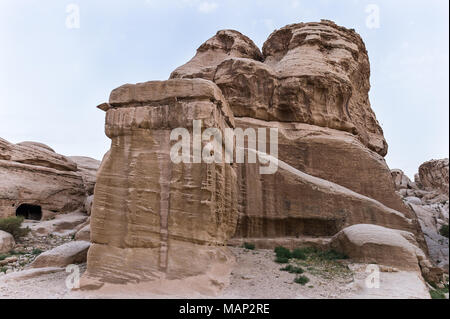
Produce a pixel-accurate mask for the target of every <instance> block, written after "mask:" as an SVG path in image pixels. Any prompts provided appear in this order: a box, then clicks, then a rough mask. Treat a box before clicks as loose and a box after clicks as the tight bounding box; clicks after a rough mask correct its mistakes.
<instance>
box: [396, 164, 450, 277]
mask: <svg viewBox="0 0 450 319" xmlns="http://www.w3.org/2000/svg"><path fill="white" fill-rule="evenodd" d="M448 170H449V169H448V159H441V160H431V161H428V162H425V163H423V164H422V165H420V167H419V173H418V174H416V176H415V181H414V182H412V181H411V180H410V179H409V178H408V176H406V175H405V174H404V173H403V172H402V171H401V170H399V169H395V170H392V171H391V173H392V177H393V180H394V183H395V186H396V189H397V192H398V193H399V194H400V196H402V197H403V200H404V202H405V203H406V204H407V205H408V206H409V207H410V208H411V209H412V210H413V211H414V212H415V213H416V215H417V217H418V219H419V223H420V227H421V229H422V231H423V233H424V235H425V240H426V243H427V246H428V250H429V254H430V258H431V259H432V260H433V261H434V262H435V264H436V265H438V266H439V267H440V268H441V269H442V270H444V271H445V272H447V273H448V268H449V266H448V265H449V249H448V237H444V236H442V234H441V229H443V227H446V226H447V227H448V223H449V216H448V214H449V194H448V179H449V177H448ZM447 236H448V235H447Z"/></svg>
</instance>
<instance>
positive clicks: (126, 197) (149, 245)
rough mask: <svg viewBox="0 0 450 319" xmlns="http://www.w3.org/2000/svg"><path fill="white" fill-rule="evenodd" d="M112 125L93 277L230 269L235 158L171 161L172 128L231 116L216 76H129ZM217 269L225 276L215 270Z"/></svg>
mask: <svg viewBox="0 0 450 319" xmlns="http://www.w3.org/2000/svg"><path fill="white" fill-rule="evenodd" d="M109 104H110V108H109V109H108V110H107V112H106V125H105V130H106V134H107V135H108V137H109V138H111V140H112V143H111V149H110V151H109V153H108V154H107V155H106V156H105V158H104V160H103V163H102V165H101V167H100V170H99V174H98V179H97V184H96V187H95V197H94V202H93V206H92V212H91V224H90V228H91V240H92V243H93V244H92V246H91V248H90V250H89V255H88V269H87V276H85V279H86V280H87V279H88V278H89V277H100V278H101V281H102V282H110V283H125V282H139V281H144V280H156V279H163V278H164V279H180V278H185V277H193V276H200V275H205V276H207V277H208V276H211V282H213V283H214V285H217V286H221V285H223V283H222V282H221V281H220V280H219V276H220V275H221V274H222V273H223V274H224V275H227V274H229V271H230V269H229V266H230V265H231V264H232V262H233V257H232V255H231V254H230V253H229V251H228V250H227V248H226V247H224V245H225V244H226V240H227V239H228V238H229V237H230V236H231V235H233V233H234V231H235V227H236V221H237V193H236V191H237V188H236V185H237V177H236V172H235V169H234V168H233V167H232V165H230V164H224V163H223V164H216V163H211V164H207V163H192V164H184V163H180V164H174V163H173V162H172V161H171V159H170V143H169V142H170V133H171V130H172V129H173V128H178V127H183V128H187V129H188V130H190V131H191V132H192V120H194V119H196V120H202V122H203V127H205V128H208V127H218V128H221V129H225V128H226V127H232V126H233V125H234V122H233V115H232V113H231V111H230V109H229V107H228V103H227V102H226V100H225V99H224V98H223V96H222V94H221V93H220V90H219V88H218V87H217V86H216V85H215V84H214V83H212V82H210V81H207V80H203V79H176V80H169V81H164V82H158V81H155V82H147V83H142V84H137V85H125V86H122V87H120V88H118V89H116V90H114V91H113V92H112V93H111V96H110V101H109ZM217 274H219V275H217Z"/></svg>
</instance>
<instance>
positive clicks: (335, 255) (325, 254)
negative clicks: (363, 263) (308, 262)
mask: <svg viewBox="0 0 450 319" xmlns="http://www.w3.org/2000/svg"><path fill="white" fill-rule="evenodd" d="M317 255H318V257H320V258H322V259H326V260H337V259H348V256H347V255H345V254H342V253H340V252H337V251H335V250H333V249H331V250H325V251H320V252H318V253H317Z"/></svg>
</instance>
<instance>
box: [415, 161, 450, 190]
mask: <svg viewBox="0 0 450 319" xmlns="http://www.w3.org/2000/svg"><path fill="white" fill-rule="evenodd" d="M419 181H420V185H421V186H422V187H423V188H424V189H426V190H435V191H439V192H440V193H441V194H444V195H447V197H448V158H444V159H441V160H431V161H428V162H425V163H423V164H422V165H420V167H419Z"/></svg>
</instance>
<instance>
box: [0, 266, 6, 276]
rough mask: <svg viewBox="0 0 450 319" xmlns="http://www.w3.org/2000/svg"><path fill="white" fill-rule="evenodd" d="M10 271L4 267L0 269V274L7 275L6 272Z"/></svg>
mask: <svg viewBox="0 0 450 319" xmlns="http://www.w3.org/2000/svg"><path fill="white" fill-rule="evenodd" d="M7 270H8V268H6V267H2V268H0V272H4V273H5V274H6V271H7Z"/></svg>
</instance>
